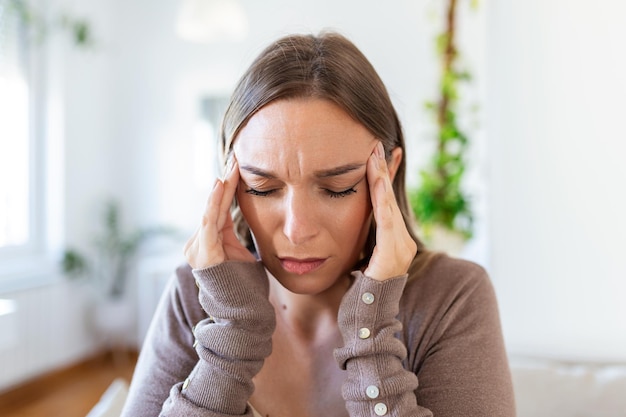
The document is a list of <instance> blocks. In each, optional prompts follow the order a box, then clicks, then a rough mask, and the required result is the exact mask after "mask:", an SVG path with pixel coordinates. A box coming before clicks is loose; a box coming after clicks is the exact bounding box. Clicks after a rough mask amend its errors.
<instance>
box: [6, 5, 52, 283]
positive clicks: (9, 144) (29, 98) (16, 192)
mask: <svg viewBox="0 0 626 417" xmlns="http://www.w3.org/2000/svg"><path fill="white" fill-rule="evenodd" d="M13 5H14V2H12V1H11V0H0V290H1V289H6V286H4V284H5V283H6V282H7V278H8V276H15V275H16V274H23V273H24V272H25V269H29V270H32V269H33V266H34V265H35V264H36V263H37V262H35V261H34V260H33V257H35V256H41V254H42V251H41V249H42V248H43V242H44V241H45V235H44V229H43V227H42V221H41V219H43V218H44V216H43V208H42V206H43V204H41V203H42V198H41V196H42V195H43V194H42V192H43V189H42V187H41V182H42V177H41V173H42V172H43V167H42V164H41V161H42V157H41V156H42V155H41V154H42V149H41V146H40V140H39V137H38V136H39V133H40V131H39V130H38V129H37V123H38V120H41V119H40V118H38V117H39V116H38V114H37V112H36V110H37V108H38V106H37V102H36V100H35V99H34V98H35V97H36V94H35V93H36V91H35V90H36V84H37V83H36V82H35V78H36V77H34V74H35V71H34V69H35V67H36V66H35V65H34V62H33V57H34V55H33V50H31V45H30V40H29V33H28V28H27V27H26V24H25V23H24V20H23V19H22V18H21V17H20V15H19V14H18V13H17V11H16V10H15V9H14V8H13ZM38 48H39V47H38ZM33 49H34V48H33ZM26 259H28V261H26ZM22 266H26V268H22Z"/></svg>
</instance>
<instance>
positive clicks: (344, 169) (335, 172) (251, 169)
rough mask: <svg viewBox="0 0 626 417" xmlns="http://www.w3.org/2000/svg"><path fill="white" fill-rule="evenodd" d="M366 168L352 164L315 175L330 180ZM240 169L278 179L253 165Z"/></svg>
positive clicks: (361, 164) (271, 173)
mask: <svg viewBox="0 0 626 417" xmlns="http://www.w3.org/2000/svg"><path fill="white" fill-rule="evenodd" d="M363 166H365V164H364V163H352V164H346V165H340V166H338V167H334V168H330V169H322V170H319V171H315V173H314V175H315V176H316V177H318V178H329V177H336V176H339V175H343V174H347V173H348V172H352V171H356V170H357V169H359V168H361V167H363ZM240 169H242V170H243V171H246V172H249V173H251V174H253V175H256V176H258V177H263V178H267V179H276V178H277V177H276V174H274V173H273V172H271V171H265V170H263V169H261V168H258V167H255V166H252V165H242V166H240Z"/></svg>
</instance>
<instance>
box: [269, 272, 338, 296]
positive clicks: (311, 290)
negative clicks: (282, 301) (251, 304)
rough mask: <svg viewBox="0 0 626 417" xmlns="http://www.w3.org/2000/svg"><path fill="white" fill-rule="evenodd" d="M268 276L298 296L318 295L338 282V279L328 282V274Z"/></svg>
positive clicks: (278, 273)
mask: <svg viewBox="0 0 626 417" xmlns="http://www.w3.org/2000/svg"><path fill="white" fill-rule="evenodd" d="M270 275H271V277H272V278H274V280H275V281H276V282H278V283H279V284H280V285H281V286H282V287H283V288H285V289H286V290H288V291H290V292H292V293H294V294H300V295H320V294H323V293H324V292H326V291H328V290H330V289H332V288H333V287H334V286H335V285H337V283H338V282H339V281H340V279H339V278H336V279H333V280H330V279H329V278H328V277H329V275H328V274H323V273H322V274H317V273H309V274H302V275H298V274H292V273H288V272H284V271H280V272H277V273H273V272H271V271H270Z"/></svg>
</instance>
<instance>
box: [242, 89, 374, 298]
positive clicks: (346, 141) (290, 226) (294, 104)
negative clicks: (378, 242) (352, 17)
mask: <svg viewBox="0 0 626 417" xmlns="http://www.w3.org/2000/svg"><path fill="white" fill-rule="evenodd" d="M376 143H377V140H376V139H375V138H374V136H373V135H372V134H371V133H370V132H369V131H368V130H367V129H366V128H365V127H364V126H363V125H361V124H359V123H358V122H356V121H355V120H353V119H352V118H351V117H350V116H349V115H348V114H347V113H346V112H344V111H343V110H342V109H341V108H340V107H338V106H337V105H335V104H334V103H332V102H330V101H326V100H322V99H294V100H278V101H275V102H272V103H270V104H268V105H267V106H265V107H263V108H262V109H261V110H260V111H258V112H257V113H256V114H255V115H254V116H253V117H252V118H251V119H250V120H249V121H248V123H247V124H246V126H245V127H244V128H243V129H242V130H241V131H240V133H239V135H238V137H237V139H236V141H235V144H234V152H235V156H236V158H237V161H238V163H239V170H240V182H239V186H238V188H237V199H238V202H239V206H240V208H241V211H242V214H243V216H244V218H245V219H246V221H247V222H248V225H249V226H250V229H251V231H252V234H253V236H254V240H255V243H256V247H257V249H258V251H259V255H260V256H261V259H262V260H263V263H264V264H265V266H266V267H267V268H268V270H269V271H270V272H271V274H272V275H273V276H274V277H275V278H276V279H277V280H278V281H279V282H280V283H281V284H282V285H283V286H284V287H285V288H287V289H289V290H290V291H292V292H295V293H299V294H319V293H321V292H323V291H325V290H327V289H329V288H331V287H332V286H333V285H334V284H335V283H336V282H337V281H338V278H339V277H341V276H347V274H349V272H350V271H351V270H352V268H353V267H354V265H355V264H356V263H357V261H358V260H359V259H360V256H361V251H362V248H363V246H364V244H365V240H366V237H367V234H368V231H369V226H370V222H371V213H372V210H371V201H370V193H369V188H368V184H367V180H366V165H367V160H368V158H369V156H370V154H371V153H372V152H373V150H374V147H375V146H376Z"/></svg>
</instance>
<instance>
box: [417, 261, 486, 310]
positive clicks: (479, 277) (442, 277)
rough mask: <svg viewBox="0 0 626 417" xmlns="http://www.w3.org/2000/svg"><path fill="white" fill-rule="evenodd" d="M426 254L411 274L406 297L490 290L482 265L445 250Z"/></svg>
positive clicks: (430, 296) (446, 296)
mask: <svg viewBox="0 0 626 417" xmlns="http://www.w3.org/2000/svg"><path fill="white" fill-rule="evenodd" d="M427 256H428V259H426V260H425V261H424V262H422V264H421V265H420V266H419V268H417V270H416V271H413V272H412V273H411V275H410V276H409V279H408V282H407V285H406V288H405V296H406V298H409V299H410V298H413V297H428V298H429V299H432V298H433V297H435V298H449V297H451V296H454V295H455V294H456V295H458V294H459V293H467V292H474V291H490V289H491V281H490V279H489V276H488V274H487V271H485V269H484V268H483V267H482V266H480V265H478V264H476V263H474V262H471V261H467V260H464V259H458V258H453V257H450V256H448V255H445V254H443V253H433V254H428V255H427Z"/></svg>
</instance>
